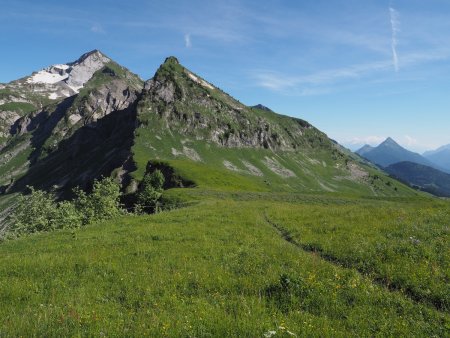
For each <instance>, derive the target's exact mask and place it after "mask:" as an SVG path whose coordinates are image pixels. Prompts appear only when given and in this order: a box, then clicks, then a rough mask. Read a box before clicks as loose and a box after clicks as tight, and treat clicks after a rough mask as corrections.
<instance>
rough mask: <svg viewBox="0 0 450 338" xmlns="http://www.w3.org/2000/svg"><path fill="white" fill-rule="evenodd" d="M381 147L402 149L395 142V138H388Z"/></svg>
mask: <svg viewBox="0 0 450 338" xmlns="http://www.w3.org/2000/svg"><path fill="white" fill-rule="evenodd" d="M380 145H388V146H398V147H400V145H399V144H398V143H397V142H395V140H394V139H393V138H391V137H388V138H387V139H386V140H384V142H383V143H381V144H380Z"/></svg>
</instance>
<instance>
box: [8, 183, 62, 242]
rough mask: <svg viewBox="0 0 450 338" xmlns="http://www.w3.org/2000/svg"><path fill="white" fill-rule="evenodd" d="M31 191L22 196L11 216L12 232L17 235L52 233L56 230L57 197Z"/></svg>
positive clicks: (38, 191)
mask: <svg viewBox="0 0 450 338" xmlns="http://www.w3.org/2000/svg"><path fill="white" fill-rule="evenodd" d="M28 188H29V189H30V190H31V193H30V194H29V195H21V196H20V197H19V200H18V202H17V204H16V206H15V208H14V211H13V213H12V215H11V218H10V219H11V222H12V231H13V232H14V233H16V234H17V235H20V234H23V233H34V232H39V231H50V230H53V229H54V228H55V222H54V220H55V216H56V205H55V196H54V195H53V194H52V193H48V192H45V191H40V190H34V188H32V187H28Z"/></svg>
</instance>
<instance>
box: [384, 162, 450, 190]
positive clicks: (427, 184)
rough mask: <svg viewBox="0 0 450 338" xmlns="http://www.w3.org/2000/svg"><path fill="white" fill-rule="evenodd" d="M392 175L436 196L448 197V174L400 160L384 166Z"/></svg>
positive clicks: (449, 179)
mask: <svg viewBox="0 0 450 338" xmlns="http://www.w3.org/2000/svg"><path fill="white" fill-rule="evenodd" d="M385 170H386V171H387V172H388V173H389V174H391V175H392V176H394V177H396V178H398V179H399V180H401V181H404V182H407V183H409V184H410V185H412V186H416V187H418V188H420V189H421V190H424V191H427V192H429V193H432V194H434V195H437V196H446V197H450V175H449V174H446V173H444V172H442V171H440V170H437V169H434V168H431V167H428V166H425V165H422V164H418V163H412V162H400V163H395V164H392V165H390V166H388V167H386V168H385Z"/></svg>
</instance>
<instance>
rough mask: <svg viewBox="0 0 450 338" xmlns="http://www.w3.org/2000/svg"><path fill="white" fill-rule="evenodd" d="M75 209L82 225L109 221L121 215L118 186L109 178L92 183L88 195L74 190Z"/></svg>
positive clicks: (77, 189)
mask: <svg viewBox="0 0 450 338" xmlns="http://www.w3.org/2000/svg"><path fill="white" fill-rule="evenodd" d="M75 194H76V198H75V201H74V202H75V207H76V209H77V210H78V211H79V212H80V213H81V214H82V223H83V224H88V223H92V222H95V221H99V220H102V219H110V218H112V217H114V216H117V215H119V214H121V213H122V210H121V208H120V203H119V198H120V186H119V184H118V183H117V182H115V181H114V180H113V179H112V178H111V177H107V178H103V179H101V180H100V181H99V180H95V181H94V187H93V189H92V192H91V193H90V194H86V193H85V192H84V191H83V190H81V189H79V188H76V189H75Z"/></svg>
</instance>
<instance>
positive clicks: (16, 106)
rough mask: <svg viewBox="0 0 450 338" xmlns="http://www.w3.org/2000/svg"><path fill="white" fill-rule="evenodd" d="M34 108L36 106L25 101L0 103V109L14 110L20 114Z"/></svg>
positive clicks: (29, 111)
mask: <svg viewBox="0 0 450 338" xmlns="http://www.w3.org/2000/svg"><path fill="white" fill-rule="evenodd" d="M34 110H36V107H35V106H34V105H32V104H31V103H27V102H9V103H5V104H2V105H0V111H14V112H17V113H19V114H20V115H25V114H27V113H31V112H32V111H34Z"/></svg>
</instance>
